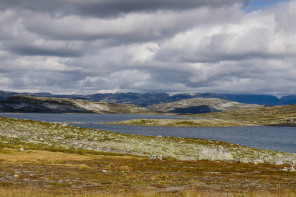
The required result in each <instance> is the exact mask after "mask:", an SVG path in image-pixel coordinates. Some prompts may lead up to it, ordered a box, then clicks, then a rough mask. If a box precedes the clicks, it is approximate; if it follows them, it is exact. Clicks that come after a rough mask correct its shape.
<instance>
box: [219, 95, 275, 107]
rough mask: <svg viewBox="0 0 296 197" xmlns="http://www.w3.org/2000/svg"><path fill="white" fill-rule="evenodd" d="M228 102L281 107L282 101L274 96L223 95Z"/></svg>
mask: <svg viewBox="0 0 296 197" xmlns="http://www.w3.org/2000/svg"><path fill="white" fill-rule="evenodd" d="M222 96H224V97H226V98H227V99H228V100H231V101H235V102H239V103H247V104H258V105H279V104H280V99H279V98H277V97H275V96H272V95H244V94H222Z"/></svg>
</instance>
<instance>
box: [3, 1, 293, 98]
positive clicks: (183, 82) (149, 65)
mask: <svg viewBox="0 0 296 197" xmlns="http://www.w3.org/2000/svg"><path fill="white" fill-rule="evenodd" d="M295 21H296V0H253V1H252V0H182V1H180V0H83V1H82V0H51V1H48V0H38V1H37V0H9V1H8V0H0V87H1V88H0V90H5V91H16V92H51V93H58V94H61V93H63V94H93V93H107V92H110V93H115V92H138V93H146V92H168V93H184V92H188V93H197V92H199V93H201V92H212V93H241V94H273V95H288V94H296V88H295V85H296V77H295V76H296V26H295Z"/></svg>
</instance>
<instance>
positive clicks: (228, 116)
mask: <svg viewBox="0 0 296 197" xmlns="http://www.w3.org/2000/svg"><path fill="white" fill-rule="evenodd" d="M196 117H202V118H218V119H223V120H232V121H238V122H242V123H245V124H255V125H273V126H296V105H282V106H272V107H261V108H251V109H241V110H236V111H227V112H218V113H208V114H202V115H197V116H196Z"/></svg>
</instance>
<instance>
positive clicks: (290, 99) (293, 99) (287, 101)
mask: <svg viewBox="0 0 296 197" xmlns="http://www.w3.org/2000/svg"><path fill="white" fill-rule="evenodd" d="M280 104H281V105H293V104H296V95H290V96H284V97H282V98H281V99H280Z"/></svg>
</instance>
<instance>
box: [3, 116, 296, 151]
mask: <svg viewBox="0 0 296 197" xmlns="http://www.w3.org/2000/svg"><path fill="white" fill-rule="evenodd" d="M0 116H5V117H11V118H20V119H30V120H38V121H46V122H73V123H74V124H72V125H74V126H79V127H86V128H93V129H101V130H107V131H112V132H117V133H126V134H136V135H151V136H173V137H187V138H204V139H210V140H219V141H225V142H230V143H234V144H240V145H243V146H249V147H254V148H260V149H268V150H278V151H284V152H291V153H296V128H295V127H264V126H256V127H225V128H224V127H223V128H217V127H198V128H196V127H194V128H190V127H142V126H126V125H106V124H102V123H103V122H111V121H121V120H128V119H136V118H147V119H149V118H153V119H156V118H157V119H164V118H177V119H180V118H184V117H180V116H164V115H134V114H106V115H105V114H43V113H41V114H40V113H28V114H7V113H5V114H0Z"/></svg>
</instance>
